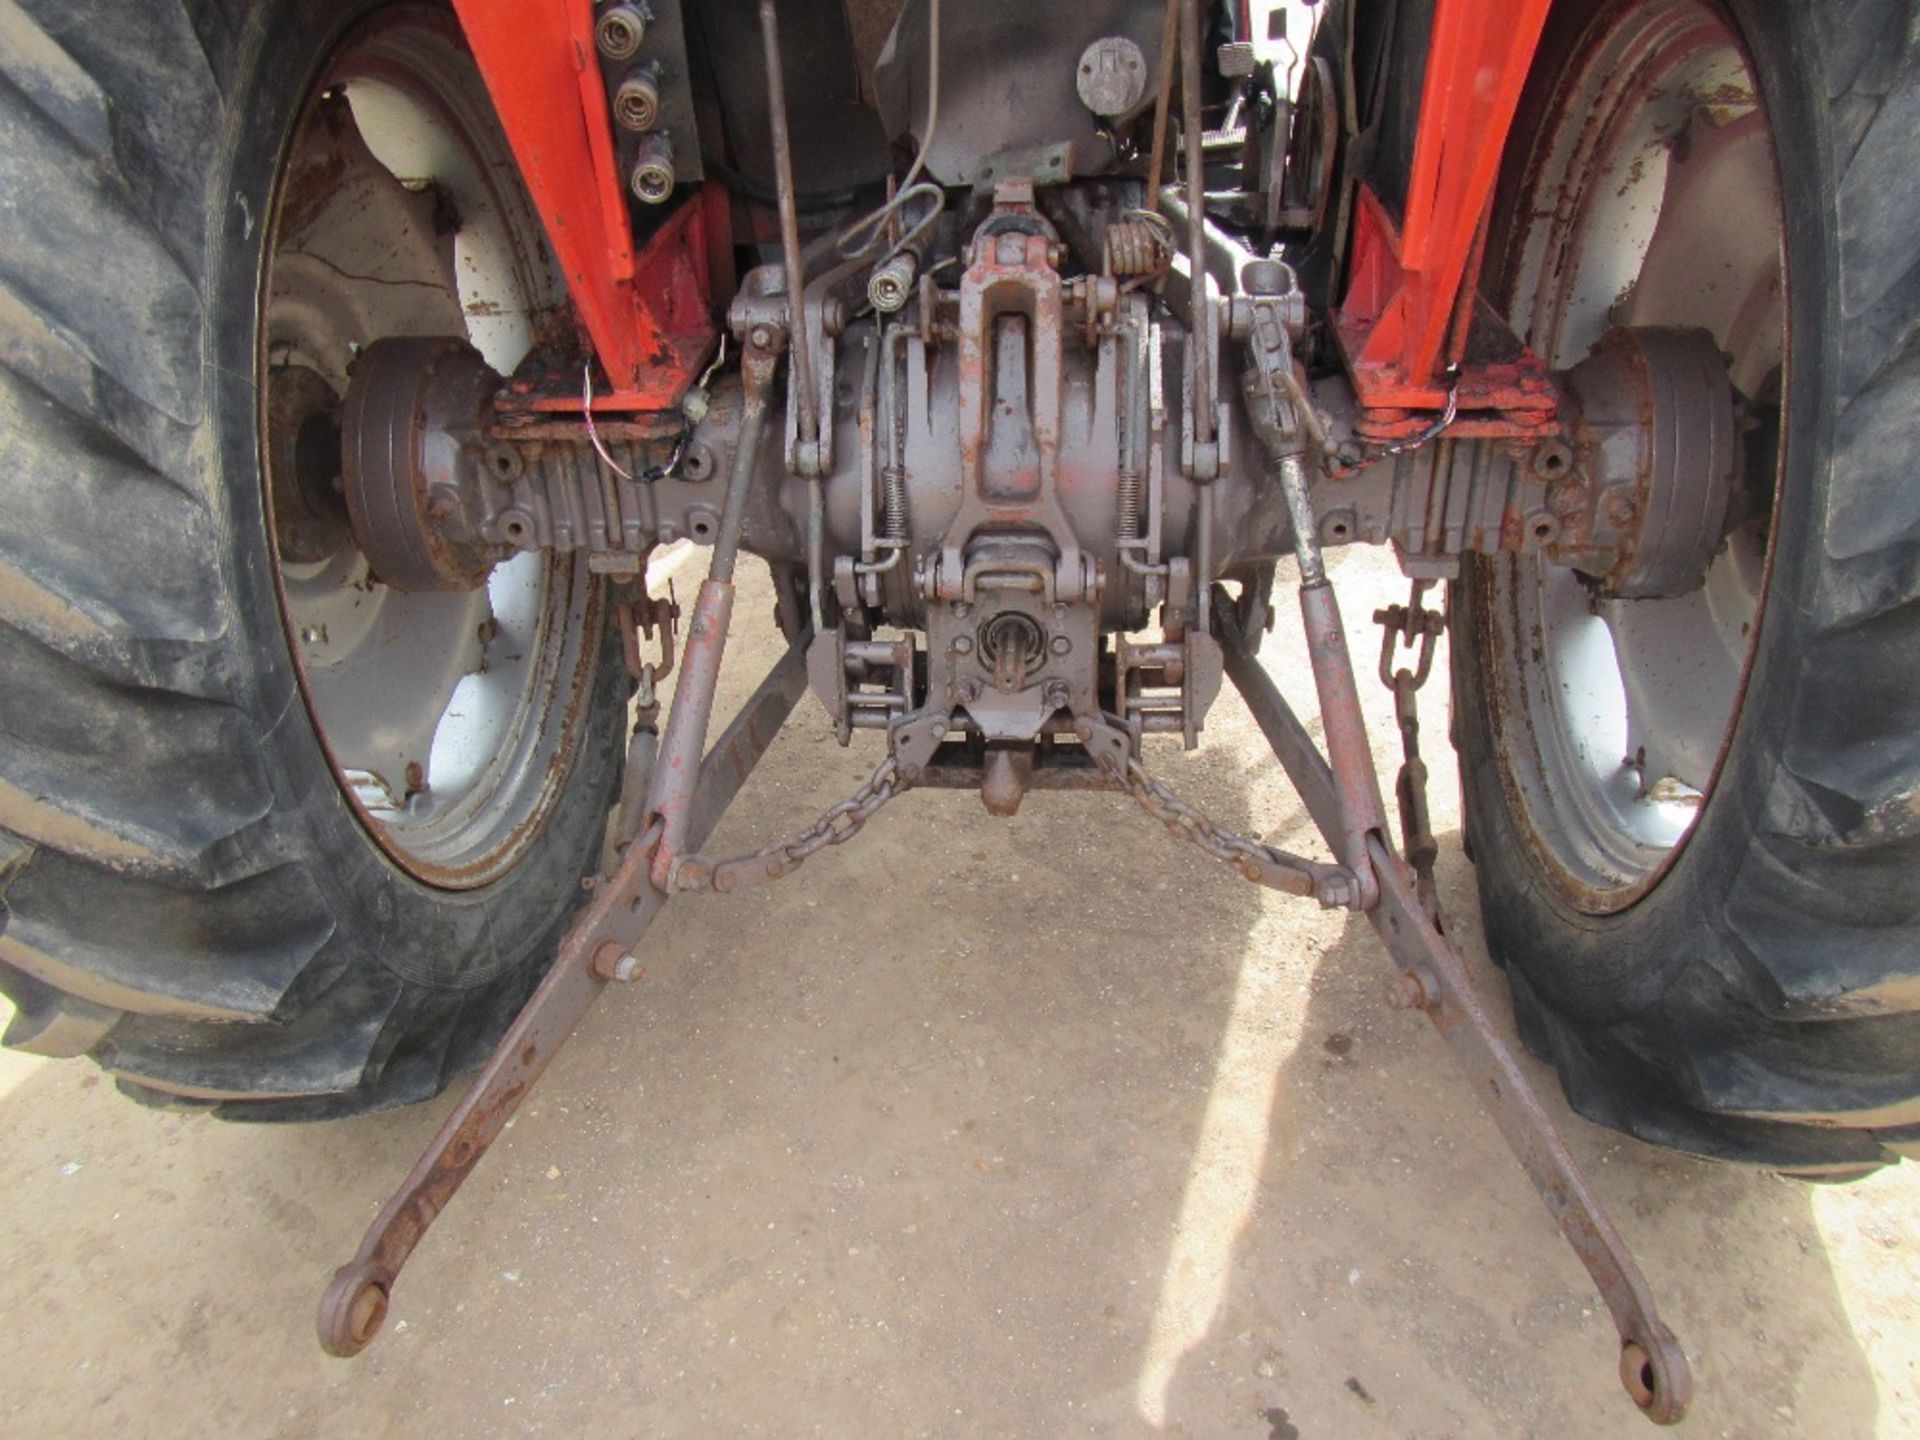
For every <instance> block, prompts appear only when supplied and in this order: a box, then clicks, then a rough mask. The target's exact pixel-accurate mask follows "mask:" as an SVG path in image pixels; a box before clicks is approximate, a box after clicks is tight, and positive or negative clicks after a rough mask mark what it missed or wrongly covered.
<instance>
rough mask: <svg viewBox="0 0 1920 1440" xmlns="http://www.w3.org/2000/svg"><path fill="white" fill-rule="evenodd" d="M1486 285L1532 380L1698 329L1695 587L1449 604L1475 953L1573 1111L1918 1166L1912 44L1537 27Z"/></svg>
mask: <svg viewBox="0 0 1920 1440" xmlns="http://www.w3.org/2000/svg"><path fill="white" fill-rule="evenodd" d="M1514 134H1515V136H1516V142H1515V144H1514V146H1513V147H1512V150H1511V153H1510V154H1509V157H1508V170H1507V174H1506V179H1505V182H1504V184H1503V190H1502V196H1501V201H1500V204H1499V206H1498V209H1497V212H1496V217H1495V221H1494V224H1493V228H1492V230H1491V232H1490V243H1489V249H1488V282H1487V283H1488V285H1489V288H1490V289H1491V290H1493V291H1495V292H1498V293H1499V294H1500V295H1501V296H1502V298H1503V299H1504V301H1505V302H1506V308H1507V312H1508V314H1509V315H1510V317H1511V318H1512V319H1513V321H1514V323H1515V326H1516V328H1517V329H1518V330H1520V331H1521V333H1523V334H1524V335H1526V336H1527V337H1528V339H1529V340H1530V341H1531V343H1532V344H1533V345H1534V347H1535V348H1536V349H1537V350H1538V351H1540V353H1542V354H1543V355H1544V356H1545V357H1546V358H1547V360H1548V362H1549V364H1551V365H1552V366H1554V367H1555V368H1556V369H1566V368H1569V367H1571V366H1573V365H1574V364H1576V363H1578V362H1579V361H1580V360H1581V359H1582V358H1583V357H1584V356H1585V355H1587V354H1588V353H1590V351H1591V350H1592V348H1593V346H1594V345H1595V344H1596V343H1597V342H1598V340H1599V337H1600V336H1601V335H1602V334H1604V333H1606V332H1607V331H1609V330H1612V329H1615V328H1617V327H1639V328H1641V329H1643V330H1652V329H1662V330H1667V331H1670V332H1672V331H1691V332H1693V333H1694V334H1695V335H1698V334H1699V333H1700V332H1703V331H1704V332H1708V333H1710V334H1711V336H1712V338H1713V340H1714V342H1716V347H1717V348H1718V350H1719V351H1720V352H1721V353H1722V355H1723V357H1724V358H1725V360H1726V362H1727V373H1728V376H1729V378H1730V379H1731V381H1732V384H1733V389H1734V393H1735V402H1736V407H1737V408H1736V414H1737V416H1738V417H1739V429H1740V432H1741V433H1740V447H1741V453H1742V459H1741V463H1740V465H1739V466H1738V468H1737V470H1736V472H1735V474H1736V483H1735V485H1734V487H1733V488H1734V498H1733V500H1732V503H1731V506H1730V509H1729V513H1728V516H1727V520H1726V522H1725V525H1724V528H1723V530H1722V532H1721V534H1722V539H1721V543H1720V548H1719V550H1718V553H1717V554H1716V555H1715V557H1714V559H1713V561H1712V563H1711V565H1710V566H1709V568H1708V570H1707V573H1706V577H1705V581H1704V583H1701V584H1697V585H1695V586H1694V587H1693V588H1691V589H1689V590H1688V591H1686V592H1685V593H1681V594H1674V595H1668V596H1667V597H1666V598H1657V599H1624V598H1618V597H1617V596H1614V595H1611V594H1609V593H1608V591H1607V588H1606V586H1605V585H1604V584H1602V583H1596V582H1593V581H1587V580H1583V579H1582V578H1581V577H1580V576H1578V575H1576V574H1574V573H1573V572H1572V571H1571V570H1568V569H1565V568H1563V567H1556V566H1552V565H1550V564H1547V563H1545V562H1542V561H1539V560H1535V559H1530V558H1522V557H1506V558H1500V559H1495V560H1488V561H1482V562H1479V563H1477V564H1475V565H1474V566H1473V567H1471V569H1470V570H1469V572H1468V573H1467V574H1466V576H1465V577H1464V578H1463V579H1462V581H1461V582H1460V583H1459V584H1458V586H1457V587H1456V590H1455V594H1454V630H1453V638H1454V646H1455V650H1454V669H1455V676H1456V689H1455V696H1454V706H1455V727H1456V739H1457V742H1458V745H1459V749H1460V756H1461V767H1462V776H1463V786H1464V791H1465V810H1466V829H1467V835H1468V838H1469V840H1470V842H1471V845H1472V849H1473V853H1474V857H1475V864H1476V867H1477V872H1478V879H1479V886H1480V891H1481V899H1482V909H1483V912H1484V916H1485V922H1486V928H1487V938H1488V943H1489V945H1490V946H1491V948H1492V950H1493V953H1494V955H1495V956H1496V958H1498V959H1499V960H1500V961H1501V963H1502V964H1503V965H1504V966H1505V967H1506V971H1507V974H1508V977H1509V979H1510V980H1511V983H1512V989H1513V995H1514V1001H1515V1007H1516V1011H1517V1013H1518V1018H1519V1023H1520V1027H1521V1032H1522V1034H1523V1036H1524V1038H1525V1040H1526V1042H1527V1044H1528V1047H1529V1048H1530V1049H1531V1050H1532V1051H1533V1052H1534V1053H1535V1054H1537V1055H1540V1056H1542V1057H1544V1058H1546V1059H1548V1060H1550V1061H1552V1062H1553V1064H1554V1065H1556V1066H1557V1067H1558V1069H1559V1073H1560V1077H1561V1081H1562V1084H1563V1086H1564V1088H1565V1091H1566V1094H1567V1096H1568V1098H1569V1100H1570V1101H1571V1102H1572V1104H1573V1105H1574V1107H1575V1108H1576V1109H1577V1110H1579V1111H1580V1112H1581V1113H1582V1114H1584V1115H1586V1116H1588V1117H1589V1118H1591V1119H1593V1120H1596V1121H1598V1122H1600V1123H1601V1124H1604V1125H1609V1126H1613V1127H1615V1128H1617V1129H1620V1130H1623V1131H1626V1132H1628V1133H1630V1134H1633V1135H1636V1136H1639V1137H1641V1138H1642V1139H1645V1140H1648V1141H1652V1142H1654V1143H1657V1144H1661V1145H1666V1146H1671V1147H1674V1148H1676V1149H1680V1150H1686V1151H1691V1152H1693V1153H1696V1154H1699V1155H1705V1156H1713V1157H1719V1158H1723V1159H1729V1160H1738V1161H1746V1162H1752V1163H1758V1164H1763V1165H1767V1166H1772V1167H1776V1168H1779V1169H1783V1170H1788V1171H1793V1172H1798V1173H1803V1174H1808V1175H1819V1176H1829V1177H1836V1178H1837V1177H1846V1176H1850V1175H1854V1174H1859V1173H1862V1172H1864V1171H1867V1170H1871V1169H1873V1168H1874V1167H1876V1166H1879V1165H1882V1164H1885V1163H1887V1162H1889V1161H1891V1160H1894V1159H1896V1158H1898V1157H1899V1156H1901V1155H1902V1154H1911V1153H1914V1151H1915V1147H1916V1144H1920V883H1917V882H1920V478H1917V477H1916V473H1915V457H1916V456H1920V251H1916V250H1915V247H1914V243H1913V234H1914V218H1915V216H1916V214H1920V180H1917V179H1916V177H1917V176H1920V169H1916V166H1915V163H1914V157H1915V156H1916V155H1917V154H1920V24H1917V23H1916V14H1915V9H1914V6H1913V5H1912V4H1911V3H1909V0H1833V3H1820V4H1813V3H1794V4H1781V3H1778V0H1726V3H1724V4H1722V3H1719V0H1612V3H1607V4H1602V5H1589V4H1572V3H1569V4H1564V5H1561V6H1560V7H1559V8H1558V10H1557V12H1556V13H1555V14H1554V16H1553V17H1552V18H1551V19H1550V20H1549V23H1548V29H1547V33H1546V36H1545V39H1544V42H1543V47H1542V51H1541V55H1540V58H1539V60H1538V62H1537V65H1536V68H1535V72H1534V75H1533V77H1532V80H1531V81H1530V90H1529V92H1528V95H1527V98H1526V99H1525V100H1524V101H1523V104H1522V109H1521V114H1520V117H1519V121H1518V123H1517V124H1516V126H1515V129H1514Z"/></svg>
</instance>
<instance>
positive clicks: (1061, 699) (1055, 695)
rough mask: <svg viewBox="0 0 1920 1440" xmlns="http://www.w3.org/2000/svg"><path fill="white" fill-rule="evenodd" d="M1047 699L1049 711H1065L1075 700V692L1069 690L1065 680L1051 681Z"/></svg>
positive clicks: (1046, 693)
mask: <svg viewBox="0 0 1920 1440" xmlns="http://www.w3.org/2000/svg"><path fill="white" fill-rule="evenodd" d="M1045 697H1046V702H1047V708H1048V709H1051V710H1064V709H1066V708H1067V706H1068V704H1069V703H1071V702H1072V700H1073V691H1072V690H1071V689H1069V688H1068V686H1067V682H1066V681H1064V680H1049V681H1048V682H1047V688H1046V691H1045Z"/></svg>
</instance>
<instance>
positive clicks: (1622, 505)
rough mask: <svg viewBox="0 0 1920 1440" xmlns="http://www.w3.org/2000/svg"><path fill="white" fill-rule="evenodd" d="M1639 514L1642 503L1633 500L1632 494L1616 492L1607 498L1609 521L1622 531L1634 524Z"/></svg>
mask: <svg viewBox="0 0 1920 1440" xmlns="http://www.w3.org/2000/svg"><path fill="white" fill-rule="evenodd" d="M1639 514H1640V502H1639V501H1637V500H1635V499H1634V498H1633V495H1632V493H1631V492H1629V491H1626V490H1616V491H1614V492H1613V494H1611V495H1609V496H1608V497H1607V519H1608V520H1609V521H1610V522H1611V523H1613V524H1615V525H1617V526H1619V527H1620V528H1621V529H1623V530H1624V529H1625V528H1626V527H1627V526H1629V525H1631V524H1633V522H1634V520H1635V518H1636V517H1638V515H1639Z"/></svg>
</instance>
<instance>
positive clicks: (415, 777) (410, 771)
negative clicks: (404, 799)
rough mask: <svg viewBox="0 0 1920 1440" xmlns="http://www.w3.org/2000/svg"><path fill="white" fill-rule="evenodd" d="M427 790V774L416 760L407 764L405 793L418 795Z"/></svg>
mask: <svg viewBox="0 0 1920 1440" xmlns="http://www.w3.org/2000/svg"><path fill="white" fill-rule="evenodd" d="M426 788H427V772H426V770H425V769H424V768H423V767H422V766H421V764H420V762H419V761H418V760H409V761H408V762H407V793H408V794H409V795H418V794H420V793H421V792H422V791H423V790H425V789H426Z"/></svg>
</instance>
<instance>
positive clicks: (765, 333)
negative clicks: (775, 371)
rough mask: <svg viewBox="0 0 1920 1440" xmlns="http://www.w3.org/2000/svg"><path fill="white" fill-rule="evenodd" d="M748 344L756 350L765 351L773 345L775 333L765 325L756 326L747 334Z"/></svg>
mask: <svg viewBox="0 0 1920 1440" xmlns="http://www.w3.org/2000/svg"><path fill="white" fill-rule="evenodd" d="M747 343H748V344H749V345H751V346H753V348H754V349H756V350H765V349H767V348H768V347H769V346H770V345H772V344H773V331H771V330H769V329H768V328H767V327H766V326H764V325H756V326H754V327H753V329H751V330H749V331H748V332H747Z"/></svg>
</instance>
